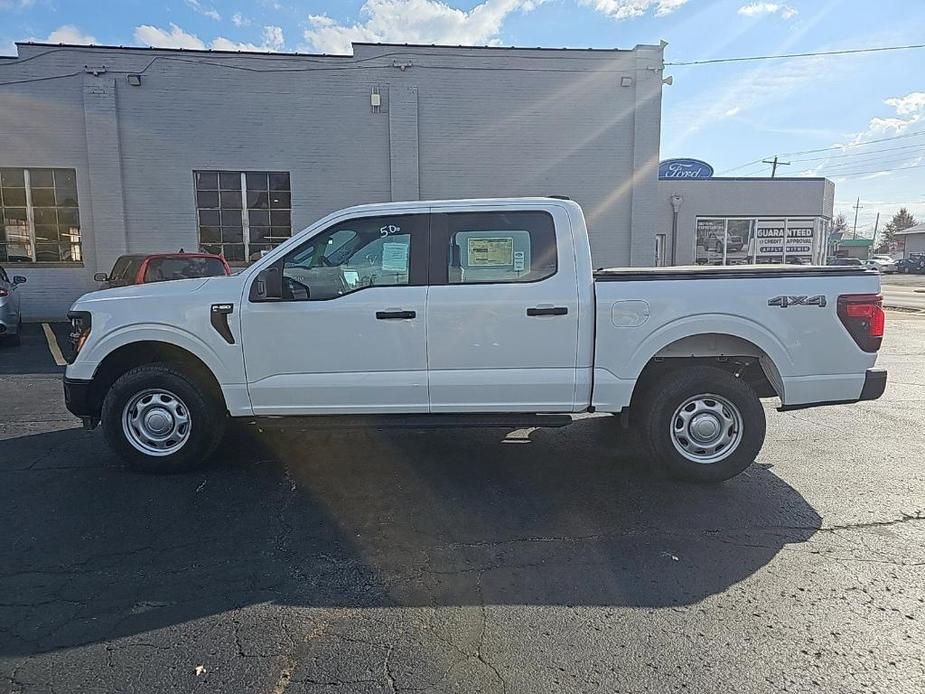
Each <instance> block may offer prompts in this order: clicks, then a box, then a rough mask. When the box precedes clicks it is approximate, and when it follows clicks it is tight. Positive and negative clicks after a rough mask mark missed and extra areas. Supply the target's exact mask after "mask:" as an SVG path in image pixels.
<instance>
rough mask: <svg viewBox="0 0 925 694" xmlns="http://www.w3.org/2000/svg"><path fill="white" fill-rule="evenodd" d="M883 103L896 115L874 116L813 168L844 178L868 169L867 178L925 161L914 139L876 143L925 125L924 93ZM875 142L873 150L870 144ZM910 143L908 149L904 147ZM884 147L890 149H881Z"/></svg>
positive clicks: (916, 129) (883, 174)
mask: <svg viewBox="0 0 925 694" xmlns="http://www.w3.org/2000/svg"><path fill="white" fill-rule="evenodd" d="M884 103H885V104H886V105H887V106H890V107H892V108H893V110H894V111H895V112H896V115H892V116H885V117H882V116H874V117H873V118H871V119H870V120H869V121H868V123H867V128H866V129H865V130H863V131H861V132H859V133H856V134H855V135H854V136H852V137H851V138H849V139H848V141H847V142H844V141H843V142H839V143H835V144H833V145H832V147H833V149H832V150H830V153H829V154H828V155H827V156H826V158H825V159H824V160H823V161H822V162H821V163H819V164H816V165H815V166H814V167H813V171H814V172H816V173H818V174H819V175H822V176H828V177H829V178H833V179H835V180H841V179H842V178H843V177H844V175H846V174H852V178H854V177H855V175H856V174H860V173H862V172H869V174H868V175H865V177H864V180H866V179H868V178H879V177H882V176H885V175H888V173H889V170H890V169H902V168H905V167H908V166H918V165H920V164H922V163H923V162H925V154H922V153H921V152H920V151H919V150H920V149H921V148H920V147H916V146H915V143H914V141H909V140H896V141H894V142H873V143H871V140H880V139H881V138H889V137H895V136H896V135H903V134H905V133H908V132H914V131H918V130H922V129H923V128H925V92H909V93H908V94H906V95H905V96H896V97H892V98H889V99H886V100H885V101H884ZM868 143H869V144H871V145H872V147H873V148H872V149H871V148H868V147H867V146H865V145H867V144H868ZM906 144H908V145H909V148H908V149H901V148H902V147H903V146H904V145H906ZM881 148H885V149H887V150H888V151H887V152H882V151H878V150H880V149H881Z"/></svg>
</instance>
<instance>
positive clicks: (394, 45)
mask: <svg viewBox="0 0 925 694" xmlns="http://www.w3.org/2000/svg"><path fill="white" fill-rule="evenodd" d="M351 44H352V45H354V46H382V47H385V48H453V49H457V48H465V49H467V50H486V49H487V50H492V51H551V52H563V51H569V52H573V53H632V52H633V51H634V50H636V49H637V48H659V46H656V45H649V44H636V45H635V46H634V47H633V48H569V47H567V46H558V47H552V46H485V45H474V46H471V45H470V46H467V45H464V44H450V43H388V42H374V41H352V42H351Z"/></svg>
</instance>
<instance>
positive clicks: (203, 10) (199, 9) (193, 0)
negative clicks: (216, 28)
mask: <svg viewBox="0 0 925 694" xmlns="http://www.w3.org/2000/svg"><path fill="white" fill-rule="evenodd" d="M183 2H185V3H186V4H187V6H188V7H190V8H192V10H193V12H196V13H197V14H201V15H202V16H203V17H208V18H209V19H214V20H215V21H216V22H217V21H219V20H220V19H221V18H222V16H221V15H220V14H219V13H218V10H216V9H215V8H214V7H206V6H205V5H203V4H202V3H201V2H199V0H183Z"/></svg>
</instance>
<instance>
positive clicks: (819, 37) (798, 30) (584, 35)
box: [0, 0, 925, 236]
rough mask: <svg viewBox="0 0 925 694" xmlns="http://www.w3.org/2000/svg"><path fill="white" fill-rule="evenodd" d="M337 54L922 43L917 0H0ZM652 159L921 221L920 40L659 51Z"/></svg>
mask: <svg viewBox="0 0 925 694" xmlns="http://www.w3.org/2000/svg"><path fill="white" fill-rule="evenodd" d="M29 40H32V41H45V42H52V43H94V44H105V45H138V46H162V47H172V48H212V49H221V50H260V51H289V52H291V51H297V52H315V53H346V54H349V53H350V42H351V41H352V40H354V41H383V42H400V43H404V42H408V43H443V44H453V45H458V44H471V45H505V46H509V45H516V46H545V47H571V48H589V47H591V48H632V47H633V46H634V45H636V44H639V43H658V41H660V40H664V41H666V42H667V43H668V46H667V48H666V53H665V56H666V61H667V62H668V63H671V62H687V61H694V60H705V59H707V60H709V59H715V58H729V57H741V56H763V55H780V54H784V53H787V54H792V53H805V52H820V51H838V50H846V49H857V48H874V47H885V46H902V45H909V44H915V43H923V42H925V0H877V1H876V2H874V1H871V0H786V1H783V2H777V1H776V0H775V1H761V0H468V1H463V0H160V1H159V2H150V0H119V1H115V0H0V55H3V54H6V55H15V54H16V47H15V45H14V42H15V41H29ZM665 74H666V75H671V76H672V77H673V80H674V83H673V84H672V85H670V86H666V87H665V88H664V93H663V102H662V142H661V156H662V158H668V157H676V156H684V157H696V158H699V159H703V160H705V161H707V162H709V163H711V164H712V165H713V167H714V168H715V170H716V174H717V175H745V176H750V175H755V176H766V175H769V173H770V166H769V165H767V164H763V163H761V160H762V159H765V158H770V157H772V156H774V155H779V157H780V160H781V161H786V162H790V164H789V165H788V166H781V168H780V169H779V171H778V174H779V175H781V176H826V177H828V178H830V179H832V180H834V181H835V183H836V205H835V212H836V213H839V212H842V213H844V214H845V215H846V216H847V217H848V219H849V223H853V221H854V209H853V205H854V204H855V200H856V199H857V198H860V200H861V202H860V204H861V207H862V209H860V210H859V212H858V232H859V234H864V235H867V236H870V235H871V233H872V231H873V227H874V223H875V218H876V214H877V213H878V212H879V213H881V220H880V225H881V228H882V226H883V225H884V224H885V223H886V221H888V220H889V218H890V216H891V215H892V214H893V213H894V212H895V211H896V210H897V209H899V207H900V206H906V207H907V208H909V210H910V211H912V212H913V214H915V216H916V218H917V219H918V220H919V221H925V49H912V50H899V51H885V52H876V53H864V54H855V55H842V56H818V57H804V58H788V59H780V60H764V61H753V62H732V63H719V64H707V65H689V66H683V65H674V66H672V65H668V66H667V67H666V72H665Z"/></svg>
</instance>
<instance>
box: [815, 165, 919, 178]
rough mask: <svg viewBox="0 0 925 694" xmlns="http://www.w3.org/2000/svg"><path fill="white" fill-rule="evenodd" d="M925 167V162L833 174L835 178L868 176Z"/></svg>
mask: <svg viewBox="0 0 925 694" xmlns="http://www.w3.org/2000/svg"><path fill="white" fill-rule="evenodd" d="M923 167H925V164H914V165H913V166H899V167H896V168H893V169H878V170H876V171H849V172H845V173H837V172H836V173H833V174H832V176H834V177H835V178H847V177H849V176H867V175H868V174H875V173H892V172H894V171H907V170H908V169H921V168H923Z"/></svg>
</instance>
